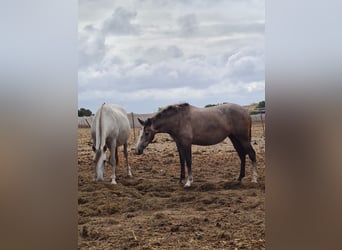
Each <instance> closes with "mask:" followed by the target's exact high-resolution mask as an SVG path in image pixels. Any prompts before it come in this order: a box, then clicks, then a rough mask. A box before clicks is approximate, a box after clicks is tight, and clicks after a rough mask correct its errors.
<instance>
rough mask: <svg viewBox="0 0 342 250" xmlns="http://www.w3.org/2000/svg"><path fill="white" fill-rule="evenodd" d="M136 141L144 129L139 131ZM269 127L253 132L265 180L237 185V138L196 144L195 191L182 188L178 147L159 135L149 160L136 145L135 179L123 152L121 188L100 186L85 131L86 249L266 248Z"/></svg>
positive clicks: (82, 208)
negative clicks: (265, 135) (267, 144)
mask: <svg viewBox="0 0 342 250" xmlns="http://www.w3.org/2000/svg"><path fill="white" fill-rule="evenodd" d="M135 135H136V137H137V136H138V129H136V130H135ZM263 135H264V132H263V127H262V124H261V123H258V122H255V123H254V124H253V127H252V146H253V147H254V149H255V151H256V153H257V162H258V166H257V168H258V174H259V178H258V183H257V184H253V183H251V176H252V169H251V162H250V160H249V158H248V159H247V161H246V162H247V164H246V177H245V178H244V179H243V181H242V183H241V184H237V181H236V179H237V177H238V175H239V171H240V160H239V157H238V155H237V153H236V152H235V150H234V148H233V146H232V144H231V142H230V141H229V139H227V140H225V141H223V142H222V143H219V144H217V145H213V146H208V147H203V146H193V147H192V148H193V156H192V160H193V168H192V169H193V177H194V182H193V185H192V187H191V188H189V189H185V188H184V187H183V185H180V184H179V183H178V181H179V175H180V166H179V158H178V153H177V149H176V145H175V143H174V142H173V141H172V139H171V138H170V137H169V136H168V135H167V134H158V135H156V137H155V140H154V142H153V143H151V144H150V145H149V146H148V147H147V148H146V149H145V151H144V154H143V155H139V156H138V155H135V154H134V147H135V141H137V138H135V140H134V133H133V130H132V133H131V138H130V144H129V162H130V166H131V168H132V173H133V177H132V178H129V177H128V176H127V170H126V168H125V167H124V157H123V152H122V149H121V148H120V149H119V159H120V163H119V166H118V167H117V168H116V175H117V182H118V184H117V185H112V184H110V175H111V171H112V170H111V167H110V166H109V165H107V166H106V172H105V182H102V183H96V182H94V181H93V178H94V170H93V167H92V159H93V152H92V150H91V145H92V143H91V137H90V129H78V175H79V177H78V194H79V195H78V216H79V217H78V231H79V240H78V247H79V249H265V139H264V136H263Z"/></svg>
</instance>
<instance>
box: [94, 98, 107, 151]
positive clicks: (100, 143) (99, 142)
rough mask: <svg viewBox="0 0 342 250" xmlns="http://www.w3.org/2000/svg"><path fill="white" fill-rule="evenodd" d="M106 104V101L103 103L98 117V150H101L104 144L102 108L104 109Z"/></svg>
mask: <svg viewBox="0 0 342 250" xmlns="http://www.w3.org/2000/svg"><path fill="white" fill-rule="evenodd" d="M104 105H105V103H103V104H102V105H101V108H100V110H99V114H98V118H97V121H96V150H99V149H100V148H101V147H102V146H104V145H102V143H104V142H103V141H102V131H103V124H102V110H103V106H104Z"/></svg>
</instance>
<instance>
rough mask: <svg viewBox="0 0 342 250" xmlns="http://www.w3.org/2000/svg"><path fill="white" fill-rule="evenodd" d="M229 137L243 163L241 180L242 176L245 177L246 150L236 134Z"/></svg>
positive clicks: (241, 165) (239, 179)
mask: <svg viewBox="0 0 342 250" xmlns="http://www.w3.org/2000/svg"><path fill="white" fill-rule="evenodd" d="M229 139H230V140H231V141H232V143H233V146H234V148H235V150H236V152H237V153H238V155H239V157H240V161H241V164H240V175H239V178H238V181H239V182H241V180H242V178H243V177H245V171H246V151H245V150H244V148H243V146H242V145H241V143H240V142H239V140H238V139H236V137H235V136H233V135H230V136H229Z"/></svg>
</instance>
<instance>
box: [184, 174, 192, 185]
mask: <svg viewBox="0 0 342 250" xmlns="http://www.w3.org/2000/svg"><path fill="white" fill-rule="evenodd" d="M192 182H193V178H192V175H189V176H188V180H187V181H186V183H185V185H184V187H186V188H187V187H191V184H192Z"/></svg>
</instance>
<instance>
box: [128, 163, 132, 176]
mask: <svg viewBox="0 0 342 250" xmlns="http://www.w3.org/2000/svg"><path fill="white" fill-rule="evenodd" d="M127 169H128V176H129V177H133V175H132V172H131V167H130V165H127Z"/></svg>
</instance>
